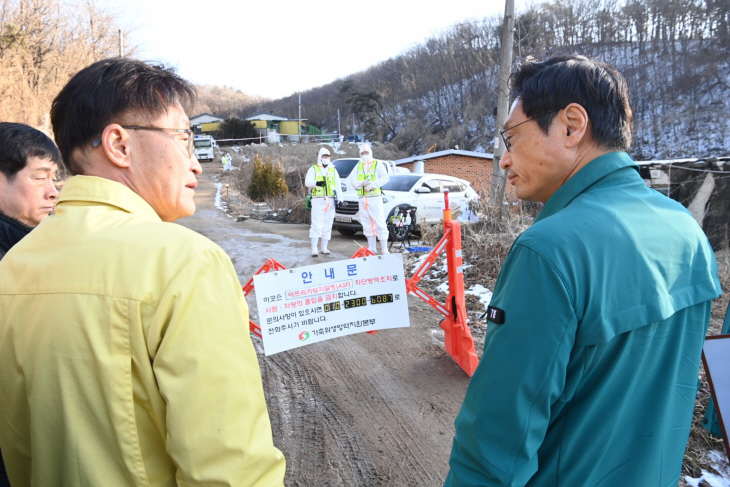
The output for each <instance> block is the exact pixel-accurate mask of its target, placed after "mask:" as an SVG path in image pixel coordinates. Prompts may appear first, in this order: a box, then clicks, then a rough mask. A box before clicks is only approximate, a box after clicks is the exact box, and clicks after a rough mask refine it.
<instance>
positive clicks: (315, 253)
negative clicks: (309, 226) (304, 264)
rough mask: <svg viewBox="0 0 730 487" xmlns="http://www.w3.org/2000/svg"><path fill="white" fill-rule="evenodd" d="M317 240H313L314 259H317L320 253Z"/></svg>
mask: <svg viewBox="0 0 730 487" xmlns="http://www.w3.org/2000/svg"><path fill="white" fill-rule="evenodd" d="M317 240H319V239H318V238H312V257H317V256H318V255H319V253H318V252H317Z"/></svg>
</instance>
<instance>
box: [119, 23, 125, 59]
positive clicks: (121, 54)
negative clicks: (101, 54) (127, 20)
mask: <svg viewBox="0 0 730 487" xmlns="http://www.w3.org/2000/svg"><path fill="white" fill-rule="evenodd" d="M119 57H124V32H122V29H119Z"/></svg>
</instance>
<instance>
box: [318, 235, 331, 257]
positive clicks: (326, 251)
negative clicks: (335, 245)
mask: <svg viewBox="0 0 730 487" xmlns="http://www.w3.org/2000/svg"><path fill="white" fill-rule="evenodd" d="M328 243H329V240H326V239H324V238H323V239H322V246H321V247H320V248H321V250H320V252H322V254H324V255H329V254H330V251H329V249H328V248H327V244H328Z"/></svg>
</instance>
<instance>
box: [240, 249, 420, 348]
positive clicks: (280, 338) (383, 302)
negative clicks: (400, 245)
mask: <svg viewBox="0 0 730 487" xmlns="http://www.w3.org/2000/svg"><path fill="white" fill-rule="evenodd" d="M253 282H254V289H255V291H256V304H257V305H258V310H259V322H260V325H261V336H262V337H263V341H264V353H265V354H266V355H272V354H274V353H278V352H282V351H284V350H291V349H292V348H297V347H301V346H304V345H309V344H312V343H317V342H321V341H323V340H329V339H330V338H337V337H341V336H345V335H352V334H353V333H361V332H364V331H372V330H384V329H386V328H400V327H406V326H410V319H409V318H408V300H407V295H406V281H405V277H404V272H403V256H402V255H401V254H386V255H378V256H370V257H363V258H360V259H350V260H339V261H334V262H326V263H324V264H317V265H310V266H305V267H297V268H295V269H286V270H283V271H276V272H268V273H265V274H257V275H255V276H253Z"/></svg>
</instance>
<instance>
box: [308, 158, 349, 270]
mask: <svg viewBox="0 0 730 487" xmlns="http://www.w3.org/2000/svg"><path fill="white" fill-rule="evenodd" d="M324 155H326V156H329V155H330V151H329V150H327V149H325V148H324V147H322V148H321V149H319V154H318V155H317V165H316V166H312V167H310V168H309V170H308V171H307V176H306V177H305V179H304V185H305V186H306V187H307V188H310V189H314V188H316V187H317V175H318V174H319V175H320V176H321V177H326V176H327V174H328V172H329V170H330V167H332V170H333V171H334V176H335V184H334V194H331V193H332V191H331V188H328V186H326V185H325V186H324V187H323V190H324V193H325V196H313V197H312V225H311V226H310V227H309V238H310V239H311V240H312V256H314V257H316V256H317V255H318V251H317V240H318V239H320V238H321V239H322V244H321V252H322V253H323V254H329V253H330V251H329V249H328V248H327V244H328V243H329V241H330V239H331V237H332V223H333V222H334V220H335V202H336V201H337V202H340V201H342V190H341V189H340V186H341V184H340V176H339V174H337V170H336V169H334V166H332V165H331V163H330V161H329V158H328V157H324V158H323V157H322V156H324Z"/></svg>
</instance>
